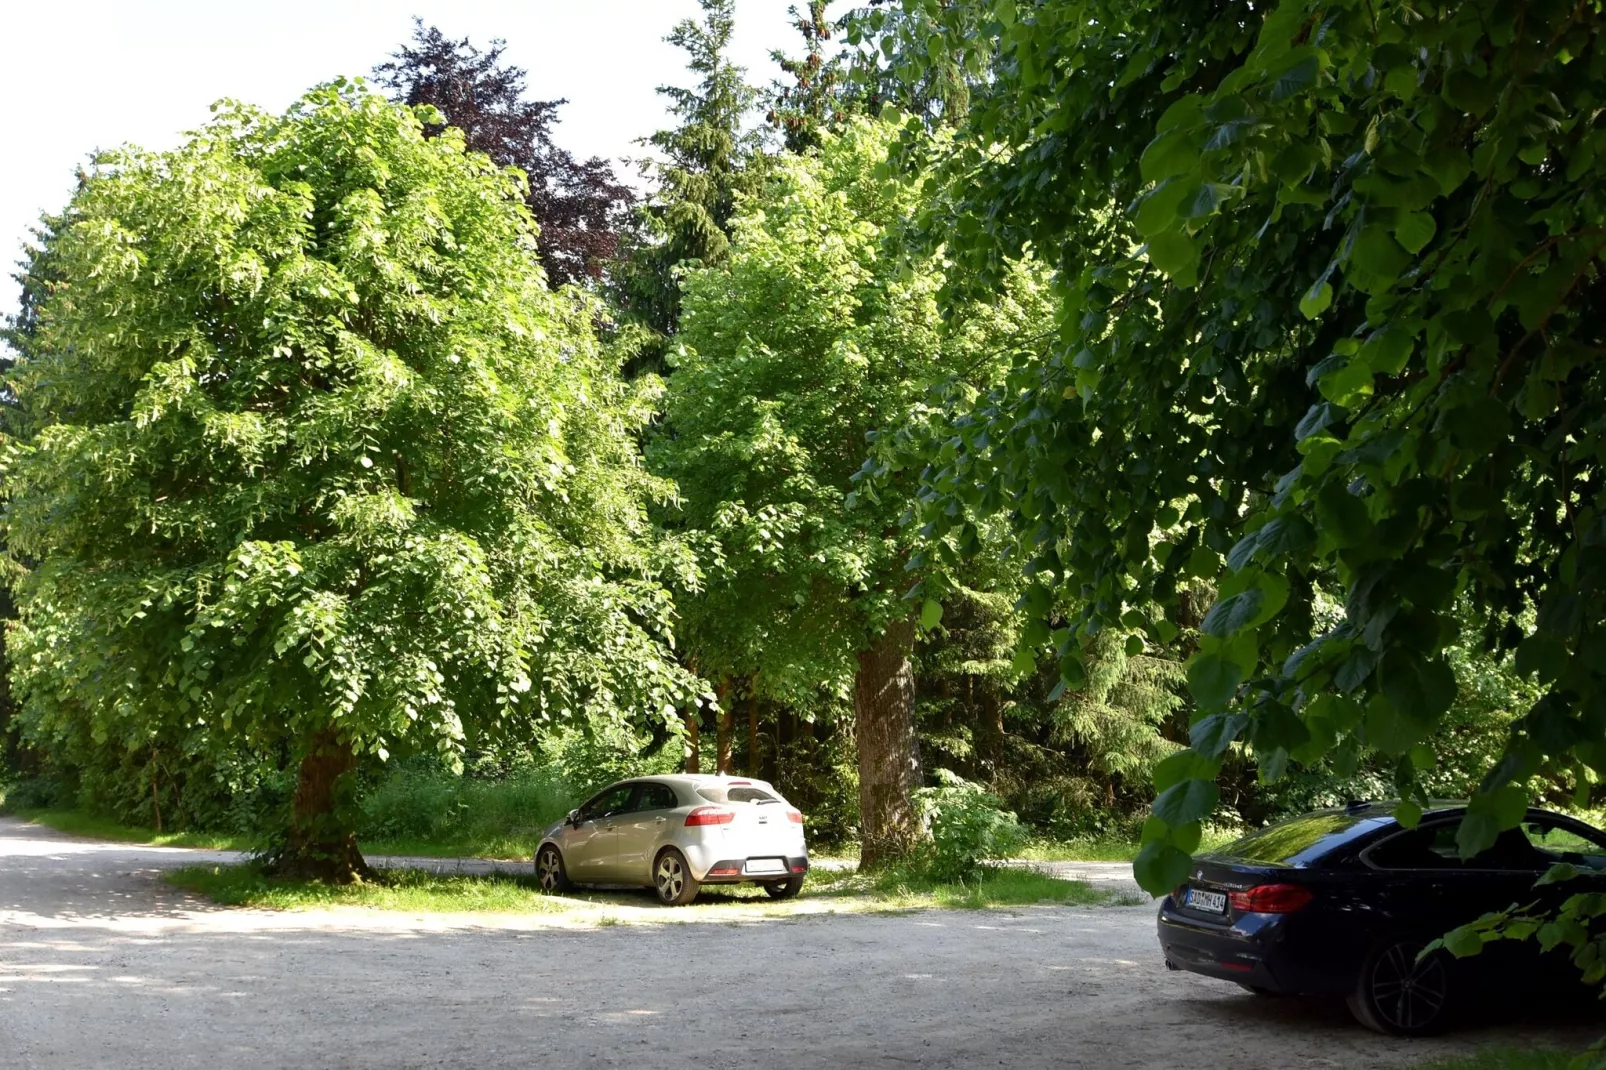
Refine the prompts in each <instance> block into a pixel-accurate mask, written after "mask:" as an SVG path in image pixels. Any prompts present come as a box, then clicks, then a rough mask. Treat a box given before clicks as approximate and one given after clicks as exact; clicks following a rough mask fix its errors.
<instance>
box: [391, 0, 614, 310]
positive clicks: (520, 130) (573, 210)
mask: <svg viewBox="0 0 1606 1070" xmlns="http://www.w3.org/2000/svg"><path fill="white" fill-rule="evenodd" d="M505 48H506V43H505V42H503V41H492V42H491V44H490V47H489V48H486V49H484V50H481V49H479V48H476V47H475V46H474V45H473V44H471V43H470V42H469V41H468V39H466V38H465V39H463V40H460V41H454V40H452V39H451V38H449V37H447V36H446V35H445V34H443V33H441V31H440V30H439V29H438V28H437V27H434V26H425V25H424V23H423V22H422V20H416V25H415V27H414V29H413V40H412V42H411V43H410V44H406V45H403V46H402V47H401V48H399V49H397V50H396V52H395V54H394V55H392V56H391V58H390V59H389V60H388V61H387V62H385V63H382V64H380V65H379V66H378V67H377V68H375V70H374V74H375V76H376V77H377V78H378V80H379V82H380V83H381V84H382V85H384V86H386V87H387V88H389V89H390V90H391V91H392V93H393V94H394V95H395V98H396V99H397V100H398V101H400V102H401V103H403V104H410V105H415V106H416V105H421V104H428V105H432V106H434V107H435V108H437V109H439V110H440V112H441V114H443V115H444V116H446V122H447V123H449V124H451V125H452V126H454V127H456V128H457V129H458V130H460V131H462V133H463V139H464V141H465V142H466V143H467V145H468V148H469V149H470V151H473V152H483V153H485V155H487V156H489V157H490V158H491V159H492V160H494V161H496V163H497V164H499V165H501V166H503V167H517V168H518V169H519V170H521V171H523V172H524V174H525V177H526V178H527V179H528V181H529V190H528V192H527V193H526V194H525V202H526V203H527V204H528V205H529V206H530V214H531V215H533V216H534V217H535V221H536V224H537V225H538V226H539V227H540V235H539V236H538V238H537V242H538V243H539V246H540V250H541V262H542V265H543V266H544V267H545V268H546V273H547V282H548V283H549V284H550V285H552V286H562V285H564V284H565V283H570V282H597V281H599V280H601V279H602V277H603V274H604V272H605V271H607V270H608V268H609V266H610V265H611V264H612V263H613V261H614V260H615V259H616V258H617V257H618V255H619V236H620V232H621V230H622V229H624V228H625V227H626V226H627V225H628V223H629V216H630V212H631V210H632V209H633V207H634V205H635V202H636V196H635V193H634V192H633V191H632V190H631V189H630V187H629V186H627V185H625V184H624V183H623V182H621V181H620V180H619V179H618V177H617V176H615V174H614V172H613V168H612V166H611V165H610V164H609V163H608V162H607V161H606V160H603V159H601V158H600V157H592V158H591V159H589V160H577V159H575V157H574V155H573V154H572V153H570V152H568V151H567V150H565V149H564V148H562V147H561V146H559V145H558V144H557V143H556V142H555V141H554V140H553V127H555V126H556V125H557V124H558V109H559V108H560V107H562V106H563V105H564V104H565V103H567V101H563V100H526V99H525V96H524V94H525V86H524V79H525V74H526V72H525V71H524V70H523V69H522V68H520V67H514V66H510V65H508V64H505V63H503V61H502V52H503V50H504V49H505ZM429 129H430V130H431V132H438V131H439V130H440V129H441V127H439V126H434V127H430V128H429Z"/></svg>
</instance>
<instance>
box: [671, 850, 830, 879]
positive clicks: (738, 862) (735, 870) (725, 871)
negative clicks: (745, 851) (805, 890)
mask: <svg viewBox="0 0 1606 1070" xmlns="http://www.w3.org/2000/svg"><path fill="white" fill-rule="evenodd" d="M776 857H777V856H775V855H762V856H757V855H755V856H753V857H752V858H722V859H720V860H719V861H717V862H715V863H714V864H713V865H711V866H709V867H708V869H707V871H706V872H705V873H704V874H703V875H702V877H700V878H698V879H699V880H700V881H701V882H702V883H703V884H743V883H745V882H747V881H784V880H789V879H791V878H792V877H801V876H803V874H805V873H807V872H808V871H809V859H808V856H807V855H799V856H796V857H791V858H784V859H783V860H782V861H783V864H784V867H785V868H784V869H782V870H780V871H779V872H761V873H749V872H748V863H749V862H760V861H762V862H770V861H773V860H774V859H775V858H776Z"/></svg>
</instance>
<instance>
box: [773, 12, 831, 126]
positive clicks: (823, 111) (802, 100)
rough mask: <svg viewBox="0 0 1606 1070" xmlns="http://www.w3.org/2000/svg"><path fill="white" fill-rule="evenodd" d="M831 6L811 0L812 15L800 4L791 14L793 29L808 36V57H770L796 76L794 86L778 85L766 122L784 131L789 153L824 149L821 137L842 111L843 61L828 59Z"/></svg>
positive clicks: (805, 44)
mask: <svg viewBox="0 0 1606 1070" xmlns="http://www.w3.org/2000/svg"><path fill="white" fill-rule="evenodd" d="M826 4H827V0H809V6H808V12H807V14H801V13H799V12H798V9H797V7H796V6H795V5H794V6H793V7H791V8H789V9H788V10H789V11H790V12H791V15H792V25H794V26H796V27H797V30H798V32H799V33H801V34H802V35H803V48H804V52H803V55H802V56H801V57H800V58H798V59H792V58H791V57H789V56H787V55H786V53H784V52H781V51H779V50H776V51H774V52H771V53H770V55H771V57H772V58H774V60H775V62H776V63H777V64H779V65H780V68H781V70H782V71H784V72H785V73H786V74H788V75H790V76H791V77H792V84H791V85H788V84H786V83H785V82H782V81H777V82H775V83H774V85H773V87H772V89H771V92H770V110H769V114H768V116H767V117H766V118H767V119H768V120H769V123H770V125H771V126H774V127H776V128H777V129H778V130H780V131H781V138H782V144H783V145H784V146H785V148H786V151H787V152H806V151H808V150H809V149H812V148H814V147H816V146H817V145H819V143H820V134H821V133H822V132H823V131H825V130H827V129H829V128H830V126H831V124H832V123H833V122H835V121H836V119H837V117H838V116H839V115H840V114H841V111H842V83H843V71H842V61H841V59H840V57H839V58H837V59H827V58H826V56H825V43H826V42H827V41H829V40H830V39H831V24H830V23H829V22H828V21H826V17H825V8H826Z"/></svg>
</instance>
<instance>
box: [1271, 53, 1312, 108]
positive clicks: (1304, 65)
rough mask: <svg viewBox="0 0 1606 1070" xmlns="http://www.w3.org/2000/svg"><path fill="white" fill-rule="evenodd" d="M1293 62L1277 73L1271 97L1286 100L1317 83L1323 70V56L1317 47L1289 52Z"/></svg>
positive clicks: (1274, 99)
mask: <svg viewBox="0 0 1606 1070" xmlns="http://www.w3.org/2000/svg"><path fill="white" fill-rule="evenodd" d="M1289 56H1290V57H1291V59H1292V62H1291V63H1290V64H1289V65H1288V66H1287V67H1285V68H1284V69H1283V71H1282V73H1281V74H1279V75H1277V77H1276V79H1275V80H1274V81H1273V82H1272V84H1271V99H1272V100H1273V101H1278V102H1281V101H1284V100H1287V99H1288V98H1289V97H1292V96H1294V95H1295V94H1297V93H1302V92H1304V91H1305V90H1306V89H1309V88H1310V87H1311V86H1312V85H1315V84H1316V75H1317V74H1318V73H1320V72H1321V69H1322V67H1321V58H1320V54H1319V53H1318V52H1317V50H1316V49H1314V48H1312V47H1310V46H1306V47H1304V48H1299V49H1295V50H1294V51H1293V52H1291V53H1289Z"/></svg>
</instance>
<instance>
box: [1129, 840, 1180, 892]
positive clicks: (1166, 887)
mask: <svg viewBox="0 0 1606 1070" xmlns="http://www.w3.org/2000/svg"><path fill="white" fill-rule="evenodd" d="M1192 861H1193V860H1192V859H1190V858H1189V857H1188V855H1187V852H1185V851H1182V850H1181V849H1179V848H1177V847H1173V846H1172V845H1171V844H1169V843H1166V842H1165V841H1163V840H1154V841H1151V842H1149V843H1146V844H1144V845H1143V848H1142V850H1140V851H1138V856H1137V858H1135V859H1133V861H1132V876H1133V877H1134V878H1135V879H1136V880H1137V882H1138V887H1140V888H1142V889H1143V890H1144V891H1146V892H1148V893H1149V894H1150V895H1153V896H1162V895H1166V894H1168V893H1170V892H1171V891H1172V889H1174V888H1176V887H1177V886H1178V885H1180V884H1181V883H1182V882H1183V881H1185V880H1187V879H1188V866H1189V865H1191V864H1192Z"/></svg>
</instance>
